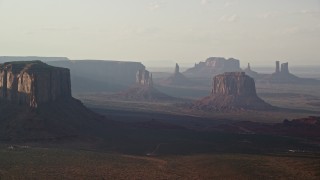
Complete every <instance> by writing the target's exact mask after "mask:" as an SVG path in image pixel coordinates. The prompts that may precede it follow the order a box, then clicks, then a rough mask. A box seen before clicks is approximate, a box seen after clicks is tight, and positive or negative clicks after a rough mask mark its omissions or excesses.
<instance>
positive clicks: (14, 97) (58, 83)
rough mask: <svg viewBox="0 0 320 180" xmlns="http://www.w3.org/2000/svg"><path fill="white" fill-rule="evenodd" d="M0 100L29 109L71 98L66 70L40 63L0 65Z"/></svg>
mask: <svg viewBox="0 0 320 180" xmlns="http://www.w3.org/2000/svg"><path fill="white" fill-rule="evenodd" d="M0 98H1V99H2V100H8V101H10V102H13V103H16V104H22V105H28V106H30V107H33V108H36V107H37V106H38V105H40V104H42V103H47V102H53V101H55V100H57V99H59V98H71V83H70V71H69V69H66V68H57V67H52V66H49V65H47V64H45V63H42V62H41V61H31V62H12V63H4V64H1V65H0Z"/></svg>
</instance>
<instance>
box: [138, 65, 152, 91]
mask: <svg viewBox="0 0 320 180" xmlns="http://www.w3.org/2000/svg"><path fill="white" fill-rule="evenodd" d="M136 83H137V84H138V85H140V86H150V87H152V86H153V80H152V74H151V73H150V72H149V71H148V70H146V69H140V70H138V72H137V74H136Z"/></svg>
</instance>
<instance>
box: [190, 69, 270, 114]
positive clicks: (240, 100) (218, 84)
mask: <svg viewBox="0 0 320 180" xmlns="http://www.w3.org/2000/svg"><path fill="white" fill-rule="evenodd" d="M212 85H213V89H212V92H211V95H210V96H208V97H205V98H203V99H202V100H200V101H197V102H195V103H194V105H193V107H194V108H198V109H203V110H217V111H223V110H241V109H254V110H265V109H273V107H272V106H271V105H269V104H267V103H266V102H264V101H263V100H262V99H260V98H259V97H258V96H257V93H256V88H255V82H254V80H253V78H251V77H249V76H247V75H246V74H245V73H244V72H230V73H224V74H221V75H217V76H215V77H214V78H213V84H212Z"/></svg>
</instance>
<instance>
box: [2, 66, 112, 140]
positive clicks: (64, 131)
mask: <svg viewBox="0 0 320 180" xmlns="http://www.w3.org/2000/svg"><path fill="white" fill-rule="evenodd" d="M0 114H1V115H0V141H1V140H5V141H15V140H18V141H38V140H62V139H63V140H64V139H70V138H71V139H74V138H77V139H79V138H80V139H82V138H87V137H92V136H96V134H97V132H98V131H100V132H104V131H105V130H106V129H105V128H106V127H107V126H105V123H108V121H107V120H106V119H105V118H104V117H101V116H100V115H97V114H96V113H94V112H92V111H91V110H89V109H87V108H86V107H85V106H84V105H83V104H82V103H81V102H80V101H79V100H76V99H74V98H73V97H72V96H71V87H70V72H69V69H66V68H58V67H53V66H49V65H47V64H45V63H43V62H41V61H27V62H25V61H24V62H10V63H4V64H1V65H0Z"/></svg>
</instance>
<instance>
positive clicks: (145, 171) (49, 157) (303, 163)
mask: <svg viewBox="0 0 320 180" xmlns="http://www.w3.org/2000/svg"><path fill="white" fill-rule="evenodd" d="M319 165H320V155H319V154H318V155H315V154H313V155H312V154H299V153H298V154H296V153H294V152H290V153H285V154H269V155H250V154H227V153H221V154H217V153H215V154H198V155H184V156H176V155H170V156H160V157H147V156H133V155H123V154H118V153H104V152H95V151H85V150H72V149H54V148H31V147H23V148H21V147H20V148H19V147H14V148H11V147H9V148H8V147H5V146H2V147H1V149H0V179H309V180H312V179H319V178H320V168H319Z"/></svg>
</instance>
